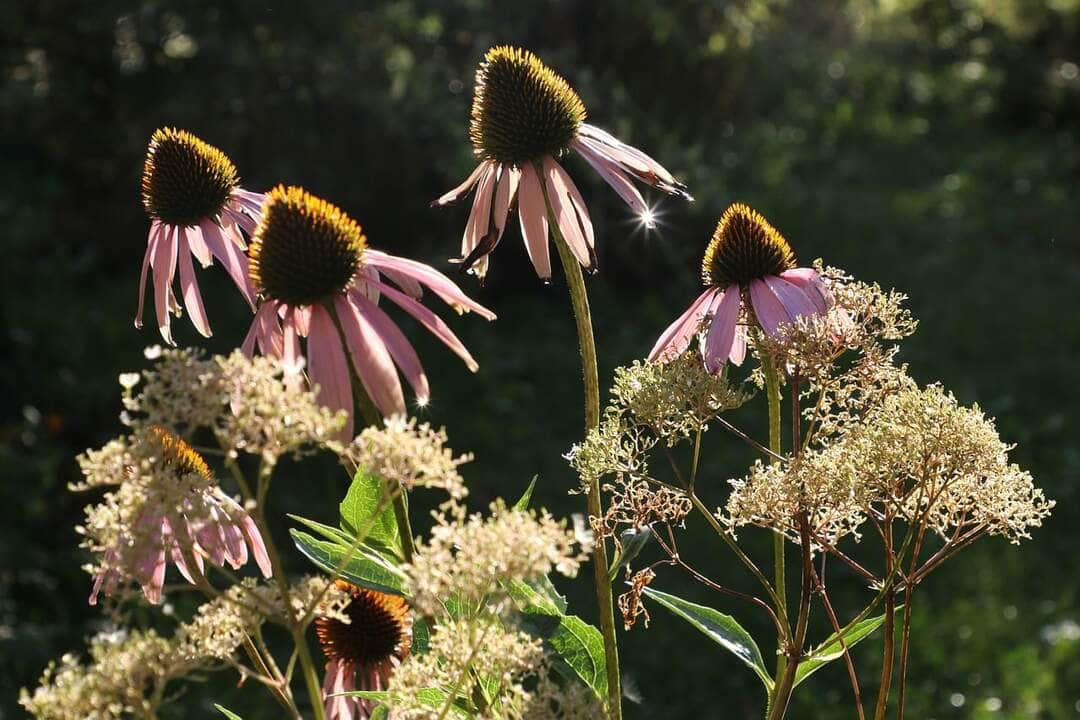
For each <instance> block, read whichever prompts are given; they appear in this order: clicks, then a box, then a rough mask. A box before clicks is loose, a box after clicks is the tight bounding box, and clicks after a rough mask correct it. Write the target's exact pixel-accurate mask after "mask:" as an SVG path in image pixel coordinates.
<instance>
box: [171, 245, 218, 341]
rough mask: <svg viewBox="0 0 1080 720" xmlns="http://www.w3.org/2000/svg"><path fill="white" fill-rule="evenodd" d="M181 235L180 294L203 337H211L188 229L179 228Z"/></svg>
mask: <svg viewBox="0 0 1080 720" xmlns="http://www.w3.org/2000/svg"><path fill="white" fill-rule="evenodd" d="M177 231H178V232H179V234H180V239H179V241H178V247H177V249H176V253H177V260H178V261H179V263H180V292H181V293H183V295H184V307H186V308H187V311H188V314H189V315H191V323H192V324H193V325H194V326H195V329H196V330H198V331H199V334H200V335H202V336H203V337H210V336H211V335H212V334H213V333H211V332H210V321H209V320H208V319H207V317H206V308H205V307H203V301H202V294H200V293H199V285H198V283H197V282H196V281H195V266H194V265H193V264H192V262H191V249H190V247H189V246H188V242H187V237H188V236H187V229H186V228H183V227H180V228H177Z"/></svg>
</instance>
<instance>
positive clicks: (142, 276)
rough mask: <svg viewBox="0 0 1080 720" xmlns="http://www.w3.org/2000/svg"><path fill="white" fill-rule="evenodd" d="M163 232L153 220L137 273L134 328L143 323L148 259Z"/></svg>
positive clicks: (148, 268)
mask: <svg viewBox="0 0 1080 720" xmlns="http://www.w3.org/2000/svg"><path fill="white" fill-rule="evenodd" d="M162 232H163V230H162V227H161V223H159V222H158V221H157V220H154V221H153V222H152V223H151V224H150V237H149V238H148V240H147V243H146V253H145V254H144V255H143V261H142V270H141V271H140V272H139V308H138V310H136V311H135V327H137V328H141V327H142V324H143V321H142V316H143V305H144V301H145V299H146V275H147V273H149V271H150V258H152V257H153V256H154V254H155V253H156V252H157V245H158V242H160V241H161V233H162Z"/></svg>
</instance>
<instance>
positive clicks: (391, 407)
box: [334, 286, 416, 417]
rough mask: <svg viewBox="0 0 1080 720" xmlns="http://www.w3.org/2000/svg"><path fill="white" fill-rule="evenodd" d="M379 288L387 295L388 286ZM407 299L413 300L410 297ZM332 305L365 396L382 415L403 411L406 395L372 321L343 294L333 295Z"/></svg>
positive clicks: (397, 413) (401, 413)
mask: <svg viewBox="0 0 1080 720" xmlns="http://www.w3.org/2000/svg"><path fill="white" fill-rule="evenodd" d="M381 289H382V291H383V292H384V293H387V294H388V295H389V292H387V291H388V289H389V288H388V287H387V286H382V288H381ZM403 295H404V294H403ZM404 297H408V296H407V295H404ZM409 300H411V301H412V302H416V301H415V300H412V298H409ZM334 308H335V310H337V316H338V320H339V321H340V322H341V327H342V329H343V330H344V331H345V340H346V344H347V345H348V348H349V355H350V357H351V358H352V362H353V367H355V368H356V374H357V375H358V376H359V378H360V382H361V383H362V384H363V385H364V389H365V390H367V393H368V397H370V398H371V401H372V402H373V403H375V407H377V408H379V412H381V413H382V414H383V416H385V417H390V416H391V415H404V414H405V396H404V395H403V394H402V391H401V380H399V379H398V374H397V370H395V369H394V361H393V359H392V358H391V357H390V353H389V352H388V351H387V349H386V345H384V344H383V341H382V338H380V337H379V334H378V333H377V332H375V328H374V327H372V325H371V321H370V320H368V319H367V317H365V315H364V313H362V312H360V309H359V308H358V307H356V305H354V304H353V303H351V302H349V300H348V299H346V298H343V297H340V296H339V297H335V298H334Z"/></svg>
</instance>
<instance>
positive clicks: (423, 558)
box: [403, 500, 584, 616]
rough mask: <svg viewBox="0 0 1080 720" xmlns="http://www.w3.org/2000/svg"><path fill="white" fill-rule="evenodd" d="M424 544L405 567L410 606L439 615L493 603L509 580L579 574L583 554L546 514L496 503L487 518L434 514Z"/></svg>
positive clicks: (453, 510)
mask: <svg viewBox="0 0 1080 720" xmlns="http://www.w3.org/2000/svg"><path fill="white" fill-rule="evenodd" d="M435 518H436V523H435V526H434V527H433V528H432V529H431V536H430V538H429V539H428V540H427V542H425V543H422V544H421V545H419V546H418V547H417V548H416V552H415V554H414V555H413V559H412V562H411V563H410V564H407V565H405V566H403V569H404V571H405V574H406V578H407V585H408V591H409V592H408V594H409V597H410V598H411V601H412V604H413V607H414V608H416V610H417V611H418V612H419V613H420V614H422V615H432V616H434V615H439V614H441V613H443V612H444V611H445V609H444V605H443V603H444V602H446V601H447V600H449V599H451V598H454V599H457V600H458V601H460V602H463V603H473V604H475V603H479V602H480V601H481V600H484V599H487V600H488V601H489V602H492V603H495V602H496V601H497V599H498V598H499V597H501V596H503V595H504V590H503V586H504V584H505V583H507V582H509V581H511V580H530V579H534V578H538V577H540V576H542V575H547V574H548V573H549V572H551V571H552V570H553V569H554V570H556V571H558V572H559V573H561V574H562V575H565V576H567V577H574V576H575V575H577V571H578V568H579V566H580V564H581V561H582V560H583V559H584V553H583V552H582V548H581V547H580V545H579V543H578V541H577V538H576V536H575V533H574V532H573V531H572V530H569V529H567V527H566V523H565V522H557V521H556V520H555V519H554V518H553V517H551V515H550V514H548V513H547V512H542V513H537V512H536V511H533V510H518V509H514V508H508V507H506V505H505V504H504V503H503V502H502V501H501V500H497V501H495V502H494V503H492V504H491V514H490V516H489V517H484V516H482V515H480V514H479V513H476V514H473V515H468V516H467V515H466V511H465V509H464V508H463V507H461V506H459V505H452V506H450V507H449V508H444V509H443V510H442V511H440V512H438V513H437V514H436V515H435Z"/></svg>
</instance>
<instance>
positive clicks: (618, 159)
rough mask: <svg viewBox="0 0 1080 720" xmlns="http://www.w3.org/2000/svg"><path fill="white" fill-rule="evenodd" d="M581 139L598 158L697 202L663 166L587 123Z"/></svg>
mask: <svg viewBox="0 0 1080 720" xmlns="http://www.w3.org/2000/svg"><path fill="white" fill-rule="evenodd" d="M578 140H579V142H580V143H581V144H583V145H586V146H587V147H588V148H589V149H590V150H592V151H593V152H594V153H596V154H597V155H599V156H601V157H606V158H608V159H610V160H612V161H613V162H615V163H617V164H619V165H620V166H621V167H622V169H623V170H624V171H626V172H629V173H630V174H632V175H634V176H636V177H637V178H638V179H639V180H641V181H642V182H645V183H648V184H649V185H652V186H653V187H655V188H657V189H659V190H663V191H664V192H666V193H669V194H671V195H678V196H680V197H683V198H685V199H687V200H693V198H692V197H690V194H689V193H687V192H686V186H685V185H683V184H682V183H680V182H679V181H678V180H676V179H675V178H674V177H672V175H671V173H669V172H668V171H667V169H666V168H664V166H663V165H661V164H660V163H658V162H657V161H656V160H654V159H653V158H651V157H649V156H648V155H647V154H645V153H643V152H642V151H641V150H638V149H637V148H635V147H631V146H630V145H627V144H626V143H624V142H622V141H621V140H619V139H617V138H615V137H614V136H612V135H611V134H609V133H607V132H605V131H603V130H601V129H600V128H598V127H595V126H593V125H589V124H587V123H586V124H583V125H582V126H581V129H580V130H579V132H578Z"/></svg>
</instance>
